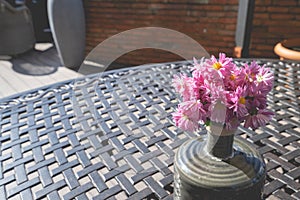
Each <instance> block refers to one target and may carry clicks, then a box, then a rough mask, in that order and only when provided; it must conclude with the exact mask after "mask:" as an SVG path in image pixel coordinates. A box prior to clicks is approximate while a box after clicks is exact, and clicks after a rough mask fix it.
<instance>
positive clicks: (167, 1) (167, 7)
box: [84, 0, 238, 65]
mask: <svg viewBox="0 0 300 200" xmlns="http://www.w3.org/2000/svg"><path fill="white" fill-rule="evenodd" d="M84 4H85V9H86V21H87V51H88V52H89V51H90V50H91V49H92V48H93V47H94V46H96V45H97V44H98V43H100V42H102V41H103V40H105V39H107V38H109V37H110V36H113V35H114V34H117V33H120V32H122V31H126V30H129V29H134V28H139V27H148V26H155V27H163V28H169V29H172V30H176V31H179V32H181V33H184V34H186V35H188V36H189V37H191V38H193V39H194V40H196V41H198V42H199V43H200V44H201V45H202V46H203V47H204V48H205V49H206V50H207V51H208V52H209V53H210V54H217V53H218V52H220V51H222V52H226V53H227V54H228V55H230V56H231V55H232V52H233V47H234V46H235V43H234V37H235V36H234V34H235V26H236V18H237V10H238V0H209V3H208V4H203V3H200V0H164V1H163V0H151V1H149V0H138V1H137V0H122V1H112V0H85V1H84ZM158 39H159V38H158ZM187 51H188V49H187ZM194 56H195V57H197V52H194ZM191 59H192V57H191ZM174 60H182V58H180V57H179V56H176V55H174V54H171V53H168V52H164V51H160V50H153V49H147V50H144V49H143V50H137V51H134V52H132V53H129V54H126V55H125V56H122V57H121V58H120V59H118V60H117V62H119V63H126V64H130V65H137V64H143V63H152V62H167V61H174Z"/></svg>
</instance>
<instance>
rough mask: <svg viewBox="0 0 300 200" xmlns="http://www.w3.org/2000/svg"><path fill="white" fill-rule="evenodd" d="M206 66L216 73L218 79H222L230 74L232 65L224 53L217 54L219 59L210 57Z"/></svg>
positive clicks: (230, 59)
mask: <svg viewBox="0 0 300 200" xmlns="http://www.w3.org/2000/svg"><path fill="white" fill-rule="evenodd" d="M207 64H208V65H209V66H210V67H211V68H212V69H214V70H215V71H217V72H218V74H219V75H220V77H222V78H224V77H225V76H228V74H230V73H231V71H232V68H233V67H234V64H233V63H232V58H228V57H226V55H225V54H224V53H219V59H216V58H215V57H214V56H211V59H210V60H208V62H207Z"/></svg>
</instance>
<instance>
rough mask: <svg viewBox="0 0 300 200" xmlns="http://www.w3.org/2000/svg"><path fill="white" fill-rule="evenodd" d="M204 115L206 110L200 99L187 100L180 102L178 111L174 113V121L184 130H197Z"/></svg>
mask: <svg viewBox="0 0 300 200" xmlns="http://www.w3.org/2000/svg"><path fill="white" fill-rule="evenodd" d="M204 115H205V111H204V110H203V109H202V104H201V103H200V102H199V101H186V102H183V103H181V104H179V106H178V109H177V111H176V112H175V113H173V121H174V122H175V125H176V126H178V127H179V128H181V129H183V130H186V131H195V130H197V129H198V128H199V121H201V120H202V118H203V117H204Z"/></svg>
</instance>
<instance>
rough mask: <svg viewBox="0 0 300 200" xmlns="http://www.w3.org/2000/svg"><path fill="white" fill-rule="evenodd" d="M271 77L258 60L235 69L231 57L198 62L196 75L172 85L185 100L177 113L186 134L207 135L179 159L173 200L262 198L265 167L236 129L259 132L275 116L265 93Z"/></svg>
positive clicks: (187, 144) (183, 148)
mask: <svg viewBox="0 0 300 200" xmlns="http://www.w3.org/2000/svg"><path fill="white" fill-rule="evenodd" d="M273 79H274V77H273V73H272V72H271V70H270V69H269V68H267V67H265V66H260V65H258V64H257V63H256V62H254V61H253V62H251V63H250V64H243V65H242V66H237V65H236V64H235V63H234V62H233V60H232V58H228V57H226V55H225V54H223V53H220V54H219V58H218V59H216V58H215V57H214V56H212V57H211V58H210V59H206V60H205V59H202V60H200V62H199V61H197V60H196V59H194V65H193V68H192V76H187V75H186V74H181V75H179V76H175V77H174V79H173V86H174V88H175V90H176V92H177V93H179V95H180V98H181V100H182V102H181V103H179V105H178V108H177V110H176V111H175V112H174V113H173V120H174V122H175V125H176V126H178V127H179V128H181V129H183V130H184V131H198V130H199V129H200V128H201V127H203V126H201V124H203V125H205V126H204V127H206V128H207V130H208V134H207V135H205V136H201V137H199V138H194V139H191V140H188V141H187V142H185V143H184V144H183V145H181V146H180V148H179V149H178V151H177V153H176V156H175V163H174V166H175V169H174V170H175V174H174V180H175V181H174V188H175V195H174V197H175V199H199V198H201V199H242V198H247V199H249V198H250V199H261V198H262V188H263V185H264V179H265V173H266V170H265V164H264V161H263V159H262V157H261V155H260V154H259V153H258V152H257V150H256V149H255V147H253V146H252V145H250V144H248V143H247V142H246V141H245V140H243V139H239V138H234V133H235V131H236V130H237V128H238V126H240V125H243V126H244V127H246V128H251V129H256V128H258V127H260V126H264V125H266V123H268V122H269V120H270V119H271V118H272V116H273V112H271V111H270V110H268V109H267V94H268V92H270V90H271V89H272V87H273Z"/></svg>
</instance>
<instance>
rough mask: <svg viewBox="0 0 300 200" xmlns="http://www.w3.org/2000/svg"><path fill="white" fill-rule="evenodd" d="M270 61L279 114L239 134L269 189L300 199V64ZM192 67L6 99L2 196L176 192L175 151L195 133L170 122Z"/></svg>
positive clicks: (97, 78) (124, 73)
mask: <svg viewBox="0 0 300 200" xmlns="http://www.w3.org/2000/svg"><path fill="white" fill-rule="evenodd" d="M237 62H238V63H240V62H246V61H245V60H244V61H237ZM261 62H262V61H261ZM264 63H266V64H267V65H268V66H270V67H272V68H273V69H274V73H275V76H276V83H275V87H274V90H273V91H272V93H271V94H270V95H269V99H268V101H269V104H270V107H271V108H272V109H273V110H275V111H276V116H275V118H274V119H273V120H272V121H271V122H270V124H269V125H268V126H266V127H265V128H264V129H260V130H257V131H256V132H253V131H250V130H246V129H243V128H240V129H239V132H238V136H237V137H244V138H246V139H247V140H248V141H250V142H251V143H253V144H254V145H255V146H256V147H257V148H258V149H259V151H260V152H261V153H262V154H263V155H264V158H265V160H266V162H267V168H268V178H267V182H266V185H265V191H264V193H265V197H266V198H267V199H274V198H272V197H277V198H279V199H300V193H299V192H298V191H299V190H300V183H299V179H300V151H299V149H300V148H299V146H300V139H299V138H300V128H299V125H300V116H299V115H300V114H299V113H300V110H299V109H300V105H299V104H300V88H299V87H300V73H299V67H300V65H299V64H292V63H283V62H279V61H264ZM188 71H189V67H188V63H187V62H178V63H173V64H158V65H150V66H142V67H137V68H130V69H124V70H119V71H112V72H107V73H104V74H101V75H100V74H96V75H92V76H89V77H85V78H82V79H79V80H75V81H69V82H64V83H59V84H55V85H51V86H49V87H45V88H41V89H40V90H36V91H31V92H30V93H23V94H20V95H19V96H15V97H12V98H8V99H2V101H1V102H0V109H1V110H0V132H1V135H0V148H1V152H0V199H18V198H22V199H43V198H45V199H74V198H78V199H126V198H128V197H130V198H131V199H141V198H148V199H172V193H173V188H172V182H173V157H174V152H175V151H176V149H177V148H178V146H179V145H180V144H182V143H183V142H184V141H186V140H187V139H188V138H190V137H194V136H195V135H194V134H192V133H183V132H182V131H180V130H178V129H177V128H176V127H175V126H174V125H173V124H172V121H171V115H170V114H171V113H172V112H173V111H174V108H175V107H176V105H177V99H178V98H177V96H176V95H175V94H174V92H173V90H172V88H171V84H170V83H171V79H172V77H173V75H174V74H178V73H179V72H188ZM199 134H202V133H199Z"/></svg>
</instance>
